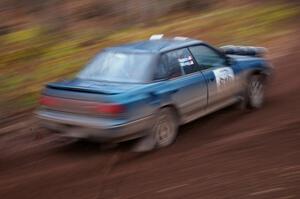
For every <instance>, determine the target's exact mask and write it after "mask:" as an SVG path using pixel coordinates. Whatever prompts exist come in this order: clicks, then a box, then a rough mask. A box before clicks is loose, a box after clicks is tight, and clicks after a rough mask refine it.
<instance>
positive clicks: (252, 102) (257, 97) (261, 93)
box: [247, 75, 265, 109]
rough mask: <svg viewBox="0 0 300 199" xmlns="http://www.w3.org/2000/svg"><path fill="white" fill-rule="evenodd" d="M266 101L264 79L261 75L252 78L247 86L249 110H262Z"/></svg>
mask: <svg viewBox="0 0 300 199" xmlns="http://www.w3.org/2000/svg"><path fill="white" fill-rule="evenodd" d="M264 99H265V85H264V78H263V76H261V75H253V76H251V77H250V79H249V81H248V85H247V106H248V108H254V109H256V108H261V107H262V105H263V103H264Z"/></svg>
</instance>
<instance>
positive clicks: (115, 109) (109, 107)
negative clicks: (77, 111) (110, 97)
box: [96, 103, 125, 115]
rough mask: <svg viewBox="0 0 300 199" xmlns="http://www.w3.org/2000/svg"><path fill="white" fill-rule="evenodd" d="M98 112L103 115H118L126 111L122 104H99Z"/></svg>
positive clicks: (97, 106)
mask: <svg viewBox="0 0 300 199" xmlns="http://www.w3.org/2000/svg"><path fill="white" fill-rule="evenodd" d="M96 111H97V112H98V113H101V114H108V115H116V114H120V113H123V112H124V111H125V108H124V106H122V105H120V104H105V103H102V104H97V105H96Z"/></svg>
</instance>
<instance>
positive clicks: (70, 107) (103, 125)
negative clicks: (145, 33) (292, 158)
mask: <svg viewBox="0 0 300 199" xmlns="http://www.w3.org/2000/svg"><path fill="white" fill-rule="evenodd" d="M263 51H264V49H263V48H258V47H245V46H224V47H220V48H217V47H213V46H211V45H209V44H207V43H205V42H203V41H200V40H195V39H190V38H184V37H175V38H164V37H162V36H157V35H156V36H153V37H151V39H150V40H145V41H139V42H135V43H130V44H126V45H121V46H117V47H111V48H106V49H104V50H102V52H100V53H99V54H97V55H96V56H95V58H94V59H92V60H91V61H90V62H89V63H88V64H87V66H86V67H84V68H83V69H82V71H80V72H79V73H78V75H77V76H76V77H74V78H73V79H70V80H64V81H59V82H54V83H49V84H47V85H46V86H45V88H44V89H43V91H42V96H41V99H40V106H39V108H38V110H37V111H36V115H37V117H38V118H39V119H40V123H41V125H42V126H43V127H45V128H47V129H49V130H51V131H52V132H55V133H57V134H58V135H61V136H66V137H72V138H81V139H92V140H97V141H99V142H114V143H115V142H122V141H126V140H132V139H135V140H137V144H136V149H137V150H140V151H146V150H151V149H155V148H161V147H166V146H168V145H170V144H172V143H173V142H174V141H175V139H176V136H177V133H178V127H179V126H180V125H183V124H186V123H188V122H191V121H193V120H196V119H197V118H199V117H202V116H204V115H207V114H209V113H212V112H214V111H217V110H219V109H221V108H224V107H227V106H230V105H232V104H234V103H239V104H241V106H242V107H245V108H250V109H255V108H260V107H261V106H262V105H263V103H264V91H265V85H266V82H267V79H268V77H269V76H270V75H271V65H270V64H269V63H268V62H267V61H266V59H264V58H263V56H262V55H263Z"/></svg>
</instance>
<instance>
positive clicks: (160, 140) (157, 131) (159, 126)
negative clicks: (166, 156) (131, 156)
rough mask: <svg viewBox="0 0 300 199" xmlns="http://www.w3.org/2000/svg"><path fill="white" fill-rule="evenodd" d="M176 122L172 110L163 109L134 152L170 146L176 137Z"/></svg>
mask: <svg viewBox="0 0 300 199" xmlns="http://www.w3.org/2000/svg"><path fill="white" fill-rule="evenodd" d="M177 132H178V120H177V117H176V114H175V112H174V111H173V109H172V108H163V109H161V110H160V111H159V112H158V113H157V114H156V116H155V121H154V125H153V128H152V129H151V130H150V133H149V135H148V136H146V137H144V138H142V139H140V140H139V141H138V142H137V143H136V145H135V146H134V148H133V151H136V152H145V151H150V150H152V149H155V148H163V147H167V146H169V145H171V144H172V143H173V142H174V141H175V140H176V137H177Z"/></svg>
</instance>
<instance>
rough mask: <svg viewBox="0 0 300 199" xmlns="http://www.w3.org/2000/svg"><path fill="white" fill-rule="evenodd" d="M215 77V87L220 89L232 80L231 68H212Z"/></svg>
mask: <svg viewBox="0 0 300 199" xmlns="http://www.w3.org/2000/svg"><path fill="white" fill-rule="evenodd" d="M213 72H214V75H215V77H216V83H217V88H218V90H219V89H222V88H224V87H225V86H226V85H227V86H229V85H230V84H231V83H232V82H233V81H234V73H233V70H232V69H231V68H229V67H224V68H219V69H216V70H213Z"/></svg>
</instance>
